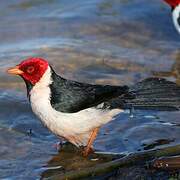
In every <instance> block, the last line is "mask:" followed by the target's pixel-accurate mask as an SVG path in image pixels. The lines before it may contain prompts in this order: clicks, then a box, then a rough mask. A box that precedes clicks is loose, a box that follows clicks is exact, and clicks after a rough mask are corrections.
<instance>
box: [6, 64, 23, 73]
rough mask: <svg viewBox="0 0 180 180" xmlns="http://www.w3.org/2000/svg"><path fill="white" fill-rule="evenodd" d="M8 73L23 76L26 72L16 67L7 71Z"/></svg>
mask: <svg viewBox="0 0 180 180" xmlns="http://www.w3.org/2000/svg"><path fill="white" fill-rule="evenodd" d="M7 73H9V74H14V75H21V74H23V73H24V72H23V71H22V70H20V69H19V66H15V67H12V68H9V69H8V70H7Z"/></svg>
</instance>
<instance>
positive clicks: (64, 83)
mask: <svg viewBox="0 0 180 180" xmlns="http://www.w3.org/2000/svg"><path fill="white" fill-rule="evenodd" d="M51 71H52V79H53V82H52V84H51V85H50V89H51V105H52V107H53V108H55V109H56V110H57V111H61V112H67V113H74V112H78V111H80V110H83V109H86V108H89V107H93V106H97V105H98V104H100V103H102V102H105V101H108V100H110V99H112V98H115V97H119V96H121V95H123V94H125V93H127V92H128V87H127V86H110V85H105V86H104V85H91V84H84V83H79V82H75V81H71V80H66V79H63V78H62V77H60V76H58V75H57V74H56V73H55V72H54V70H53V69H52V68H51Z"/></svg>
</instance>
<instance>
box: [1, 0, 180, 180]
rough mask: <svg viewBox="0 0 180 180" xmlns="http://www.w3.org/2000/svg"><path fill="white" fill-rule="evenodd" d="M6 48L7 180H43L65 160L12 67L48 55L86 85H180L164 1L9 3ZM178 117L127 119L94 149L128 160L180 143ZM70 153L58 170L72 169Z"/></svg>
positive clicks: (146, 114)
mask: <svg viewBox="0 0 180 180" xmlns="http://www.w3.org/2000/svg"><path fill="white" fill-rule="evenodd" d="M0 42H1V44H0V178H1V179H2V178H10V179H26V178H28V179H38V178H39V177H40V176H41V174H44V173H45V172H46V171H47V167H46V166H47V164H48V162H49V161H50V160H51V159H54V158H55V157H56V155H57V154H58V153H57V151H56V149H55V148H54V147H53V145H54V143H56V142H57V141H58V139H57V138H56V137H55V136H53V135H52V134H51V133H49V132H48V130H47V129H46V128H44V127H43V126H42V125H41V123H40V122H39V121H38V120H37V118H36V117H35V116H34V115H33V113H32V112H31V109H30V106H29V104H28V101H27V98H26V92H25V87H24V84H23V82H22V80H21V79H19V78H17V77H11V76H8V75H7V74H6V73H5V70H6V69H7V67H9V66H13V65H15V64H17V63H19V62H20V61H21V60H22V59H24V58H27V57H29V56H41V57H44V58H46V59H48V60H49V62H50V63H51V64H52V66H53V67H54V68H55V69H56V71H58V72H59V74H61V75H62V76H63V77H66V78H69V79H74V80H78V81H82V82H89V83H98V84H114V85H120V84H133V83H135V82H137V81H140V80H142V79H143V78H146V77H149V76H153V74H157V73H158V74H161V76H167V74H168V79H169V80H172V81H177V82H179V72H180V68H179V64H180V63H179V62H180V56H179V48H180V36H179V35H178V34H177V32H176V31H175V30H174V27H173V25H172V22H171V17H170V9H168V8H167V7H166V5H165V4H163V3H162V2H161V1H157V0H151V1H149V2H148V1H145V0H131V1H130V0H129V1H128V0H112V1H108V0H91V1H83V0H76V2H75V1H73V0H68V1H65V0H59V1H58V0H37V1H32V0H26V1H22V0H12V1H2V2H1V6H0ZM164 72H166V73H164ZM167 72H168V73H167ZM179 115H180V113H179V112H170V113H169V112H158V113H157V112H154V111H137V112H135V113H134V116H133V117H130V114H129V112H128V111H127V112H125V113H122V114H120V115H119V116H118V118H117V119H116V120H115V121H113V122H111V123H109V124H107V125H105V126H104V127H103V128H102V129H101V131H100V134H99V136H98V138H97V140H96V142H95V149H96V150H99V151H103V152H109V153H120V154H127V153H130V152H137V151H144V150H148V149H153V148H159V147H161V148H163V147H166V146H173V145H176V144H179V143H180V140H179V139H180V129H179V128H180V122H179ZM30 129H32V134H31V135H30V136H29V131H30ZM71 155H73V153H72V154H71ZM71 155H68V157H67V154H65V155H64V154H63V153H62V154H59V156H61V158H59V159H58V162H59V163H58V166H57V167H56V168H57V169H58V168H59V170H60V171H61V170H62V169H61V168H62V167H63V166H64V167H63V168H64V169H65V171H68V170H69V169H70V167H68V166H67V167H65V164H67V163H69V158H70V157H71ZM74 156H75V159H76V161H75V162H77V161H81V164H83V165H87V166H89V164H88V163H87V162H84V161H83V160H82V159H81V158H80V159H79V156H78V155H77V156H76V155H73V157H74ZM55 159H56V158H55ZM61 161H62V164H61ZM104 161H107V159H104ZM70 162H71V163H73V162H72V161H70ZM75 162H74V163H75ZM98 163H102V162H101V161H98V162H97V164H98ZM56 165H57V164H56ZM76 165H77V164H76ZM92 165H93V164H92V163H91V162H90V166H92ZM59 166H62V167H59ZM73 167H75V169H78V165H77V166H73ZM49 176H50V175H49Z"/></svg>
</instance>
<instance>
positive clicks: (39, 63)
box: [7, 57, 48, 85]
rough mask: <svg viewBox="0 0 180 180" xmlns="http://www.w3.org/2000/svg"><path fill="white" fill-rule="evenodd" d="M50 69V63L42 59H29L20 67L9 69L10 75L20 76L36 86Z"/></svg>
mask: <svg viewBox="0 0 180 180" xmlns="http://www.w3.org/2000/svg"><path fill="white" fill-rule="evenodd" d="M47 68H48V62H47V61H46V60H44V59H42V58H37V57H34V58H29V59H26V60H24V61H22V62H21V63H20V64H19V65H17V66H15V67H13V68H10V69H8V71H7V72H8V73H9V74H15V75H20V76H21V77H23V78H24V79H25V80H26V81H29V82H30V83H31V84H33V85H35V84H36V83H37V82H38V81H39V80H40V79H41V77H42V76H43V74H44V73H45V71H46V70H47Z"/></svg>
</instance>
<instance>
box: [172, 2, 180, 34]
mask: <svg viewBox="0 0 180 180" xmlns="http://www.w3.org/2000/svg"><path fill="white" fill-rule="evenodd" d="M172 17H173V22H174V25H175V28H176V30H177V31H178V32H179V34H180V25H179V23H178V18H180V4H179V5H178V6H176V8H175V9H174V10H173V12H172ZM179 21H180V20H179Z"/></svg>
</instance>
